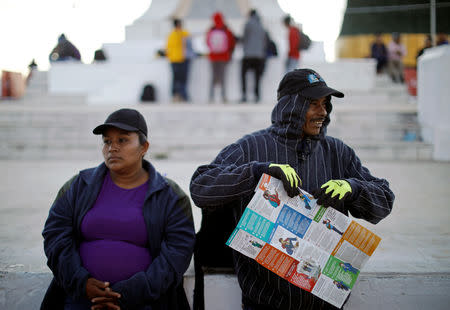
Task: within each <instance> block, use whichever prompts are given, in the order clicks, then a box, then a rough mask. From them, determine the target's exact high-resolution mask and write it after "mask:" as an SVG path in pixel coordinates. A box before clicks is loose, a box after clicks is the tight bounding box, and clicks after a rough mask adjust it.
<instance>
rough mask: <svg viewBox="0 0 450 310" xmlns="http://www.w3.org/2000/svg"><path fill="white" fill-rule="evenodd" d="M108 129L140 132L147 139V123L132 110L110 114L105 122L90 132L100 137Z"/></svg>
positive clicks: (122, 110)
mask: <svg viewBox="0 0 450 310" xmlns="http://www.w3.org/2000/svg"><path fill="white" fill-rule="evenodd" d="M108 127H116V128H120V129H123V130H126V131H133V132H141V133H143V134H144V135H145V136H146V137H147V123H146V122H145V119H144V116H142V114H141V113H139V112H138V111H136V110H134V109H120V110H117V111H115V112H113V113H111V114H110V115H109V116H108V118H107V119H106V120H105V122H104V123H103V124H101V125H98V126H97V127H95V128H94V130H93V131H92V132H93V133H94V135H101V134H103V131H104V130H105V129H106V128H108Z"/></svg>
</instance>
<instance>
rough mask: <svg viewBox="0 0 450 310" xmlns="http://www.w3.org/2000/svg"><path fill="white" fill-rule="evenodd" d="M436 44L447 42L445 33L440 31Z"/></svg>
mask: <svg viewBox="0 0 450 310" xmlns="http://www.w3.org/2000/svg"><path fill="white" fill-rule="evenodd" d="M436 41H437V42H436V45H438V46H439V45H446V44H448V39H447V35H446V34H445V33H440V34H438V36H437V40H436Z"/></svg>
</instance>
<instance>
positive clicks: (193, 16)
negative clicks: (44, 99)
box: [49, 0, 375, 105]
mask: <svg viewBox="0 0 450 310" xmlns="http://www.w3.org/2000/svg"><path fill="white" fill-rule="evenodd" d="M252 8H255V9H256V10H257V12H258V14H259V15H260V17H261V20H262V23H263V25H264V27H265V28H266V29H267V31H268V32H269V34H270V36H271V38H272V39H273V40H274V41H275V42H276V43H277V47H278V57H276V58H269V59H268V60H267V62H266V67H265V72H264V75H263V77H262V80H261V87H260V88H261V101H262V102H263V103H271V104H273V102H274V101H275V100H276V89H277V86H278V83H279V81H280V80H281V78H282V76H283V74H284V70H285V69H284V63H285V58H286V54H287V53H286V48H287V42H286V41H287V40H286V39H287V31H286V29H285V27H284V26H283V24H282V18H283V16H284V15H285V13H284V12H283V11H282V10H281V9H280V7H279V5H278V2H277V0H153V1H152V2H151V5H150V7H149V8H148V9H147V11H146V12H145V13H144V14H143V15H142V16H141V17H140V18H139V19H137V20H136V21H135V22H134V23H133V24H132V25H130V26H127V27H126V39H125V41H124V42H122V43H106V44H104V45H103V49H104V51H105V54H106V56H107V57H108V61H106V62H104V63H95V64H80V63H56V64H52V67H51V69H50V70H49V92H50V93H53V94H76V95H85V96H86V98H87V102H88V103H90V104H102V103H116V104H121V105H130V104H135V103H137V102H139V98H140V95H141V93H142V89H143V86H144V85H145V84H152V85H153V86H154V87H155V89H156V98H157V101H158V102H163V103H168V102H170V101H171V94H170V88H171V87H170V85H171V79H172V73H171V70H170V65H169V63H168V61H167V59H166V58H163V57H158V56H157V51H158V50H159V49H164V48H165V44H166V38H167V36H168V34H169V33H170V31H171V29H172V19H173V18H174V17H178V18H181V19H182V20H183V23H184V28H186V29H187V30H188V31H189V32H190V33H191V35H192V37H193V42H194V44H193V45H194V49H195V50H196V51H197V52H200V53H202V54H203V53H206V46H205V43H204V42H205V33H206V32H207V30H208V29H209V27H210V26H211V25H212V22H211V16H212V14H213V13H214V12H216V11H220V12H222V13H223V15H224V16H225V20H226V22H227V24H228V26H229V27H230V28H231V30H232V31H233V32H234V33H235V35H237V36H238V37H239V36H241V35H242V32H243V28H244V24H245V21H246V19H247V15H248V12H249V11H250V9H252ZM241 58H242V49H241V46H240V45H239V44H238V45H237V47H236V49H235V52H234V53H233V59H232V60H231V61H230V64H229V66H228V68H227V76H226V79H227V80H226V83H227V97H228V99H229V100H230V101H238V100H239V99H240V97H241V93H240V90H241V83H240V80H241V79H240V63H241ZM299 66H300V67H311V68H313V69H316V70H317V71H318V72H320V73H321V74H322V75H323V76H324V78H325V79H326V80H327V81H330V83H332V84H333V85H335V86H336V87H338V88H342V89H358V90H366V89H370V88H371V87H373V86H374V78H373V74H372V73H373V72H374V70H375V69H374V68H375V67H374V63H373V62H372V61H370V60H369V61H362V60H357V61H356V62H352V61H349V60H346V61H343V62H339V63H333V64H328V63H326V62H325V54H324V50H323V43H322V42H313V44H312V46H311V48H310V49H309V50H308V51H302V56H301V61H300V65H299ZM354 68H356V69H354ZM354 72H356V73H358V74H356V75H355V74H353V73H354ZM361 72H362V73H363V74H360V73H361ZM252 81H253V79H250V82H249V85H248V89H249V90H250V89H252ZM209 84H210V64H209V60H208V59H207V57H197V58H195V59H194V60H193V61H192V62H191V69H190V74H189V83H188V93H189V96H190V98H191V102H192V103H205V102H208V100H209V98H208V93H209V92H208V87H209ZM205 86H206V87H205ZM249 99H250V100H252V98H251V97H249Z"/></svg>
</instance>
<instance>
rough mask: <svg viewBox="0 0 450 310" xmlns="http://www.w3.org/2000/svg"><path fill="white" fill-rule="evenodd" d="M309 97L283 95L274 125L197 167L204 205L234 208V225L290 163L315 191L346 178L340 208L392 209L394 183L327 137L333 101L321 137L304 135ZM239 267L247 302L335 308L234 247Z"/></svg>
mask: <svg viewBox="0 0 450 310" xmlns="http://www.w3.org/2000/svg"><path fill="white" fill-rule="evenodd" d="M308 108H309V100H308V99H307V98H305V97H302V96H300V95H286V96H283V97H282V98H280V100H279V101H278V103H277V104H276V106H275V107H274V109H273V112H272V125H271V126H270V127H268V128H266V129H264V130H260V131H257V132H254V133H252V134H249V135H246V136H244V137H242V138H241V139H239V140H238V141H237V142H235V143H233V144H231V145H229V146H227V147H225V148H224V149H223V150H222V151H221V152H220V153H219V155H218V156H217V157H216V158H215V159H214V160H213V161H212V162H211V163H210V164H209V165H203V166H200V167H198V169H197V170H196V171H195V173H194V175H193V176H192V180H191V184H190V191H191V197H192V199H193V201H194V202H195V204H196V205H197V206H198V207H200V208H205V207H208V208H213V207H218V206H226V207H229V208H230V210H233V213H234V218H235V224H237V222H238V221H239V219H240V216H241V215H242V213H243V211H244V210H245V208H246V206H247V205H248V203H249V202H250V200H251V198H252V196H253V194H254V189H255V187H256V185H257V183H258V181H259V179H260V177H261V175H262V174H263V173H266V172H268V165H269V164H270V163H277V164H289V165H290V166H291V167H293V168H294V169H295V170H296V171H297V173H298V175H299V176H300V178H301V179H302V181H303V188H304V189H305V190H306V191H308V192H312V191H313V190H315V189H317V188H319V187H320V186H321V185H322V184H324V183H325V182H327V181H329V180H330V179H344V180H346V181H348V182H349V183H350V185H351V187H352V194H351V197H350V199H349V200H348V201H346V203H345V204H344V205H343V206H341V207H339V208H338V210H339V211H340V212H342V213H344V214H346V215H348V214H349V213H350V214H351V215H352V216H354V217H356V218H362V219H365V220H367V221H369V222H371V223H374V224H376V223H378V222H379V221H380V220H381V219H383V218H384V217H386V216H387V215H388V214H389V213H390V212H391V209H392V206H393V202H394V194H393V193H392V191H391V190H390V189H389V183H388V182H387V181H386V180H384V179H380V178H376V177H374V176H372V175H371V173H370V171H369V170H368V169H367V168H366V167H364V166H362V164H361V161H360V159H359V158H358V156H357V155H356V154H355V152H354V151H353V149H352V148H351V147H349V146H348V145H346V144H345V143H344V142H342V141H341V140H339V139H336V138H333V137H330V136H327V135H326V129H327V126H328V124H329V123H330V113H331V110H332V105H331V102H328V103H327V112H328V114H327V117H326V120H325V121H324V123H323V126H322V128H321V132H320V134H319V135H318V136H313V137H305V138H303V139H302V138H301V137H302V127H303V124H304V122H305V115H306V111H307V110H308ZM233 255H234V265H235V270H236V273H237V276H238V280H239V284H240V286H241V288H242V294H243V300H244V302H246V301H247V302H249V303H252V304H261V305H268V306H271V307H273V308H276V309H287V310H293V309H333V308H334V307H333V306H331V305H330V304H328V303H326V302H324V301H322V300H321V299H319V298H317V297H315V296H314V295H312V294H311V293H309V292H306V291H304V290H301V289H300V288H298V287H296V286H294V285H292V284H290V283H289V282H287V281H285V280H284V279H282V278H280V277H278V276H277V275H276V274H274V273H272V272H270V271H269V270H268V269H265V268H264V267H262V266H260V265H259V264H257V263H256V262H255V261H254V260H252V259H250V258H247V257H246V256H244V255H241V254H240V253H238V252H236V251H233Z"/></svg>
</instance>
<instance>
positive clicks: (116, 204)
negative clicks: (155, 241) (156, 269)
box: [80, 172, 152, 283]
mask: <svg viewBox="0 0 450 310" xmlns="http://www.w3.org/2000/svg"><path fill="white" fill-rule="evenodd" d="M147 188H148V182H146V183H144V184H142V185H140V186H138V187H135V188H132V189H124V188H121V187H119V186H117V185H116V184H114V182H113V181H112V179H111V176H110V175H109V172H108V173H107V174H106V176H105V179H104V181H103V185H102V189H101V190H100V193H99V195H98V197H97V200H96V201H95V204H94V206H93V207H92V209H90V210H89V211H88V212H87V213H86V215H85V216H84V218H83V220H82V222H81V235H82V238H83V240H82V242H81V244H80V256H81V261H82V263H83V266H84V268H86V269H87V270H88V271H89V273H90V274H91V275H92V276H93V277H94V278H96V279H98V280H101V281H109V282H111V283H115V282H118V281H121V280H126V279H128V278H130V277H131V276H133V275H134V274H135V273H137V272H139V271H145V270H147V268H148V266H149V265H150V263H151V261H152V257H151V255H150V251H149V249H148V236H147V229H146V225H145V221H144V215H143V213H142V208H143V205H144V200H145V193H146V192H147Z"/></svg>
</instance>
